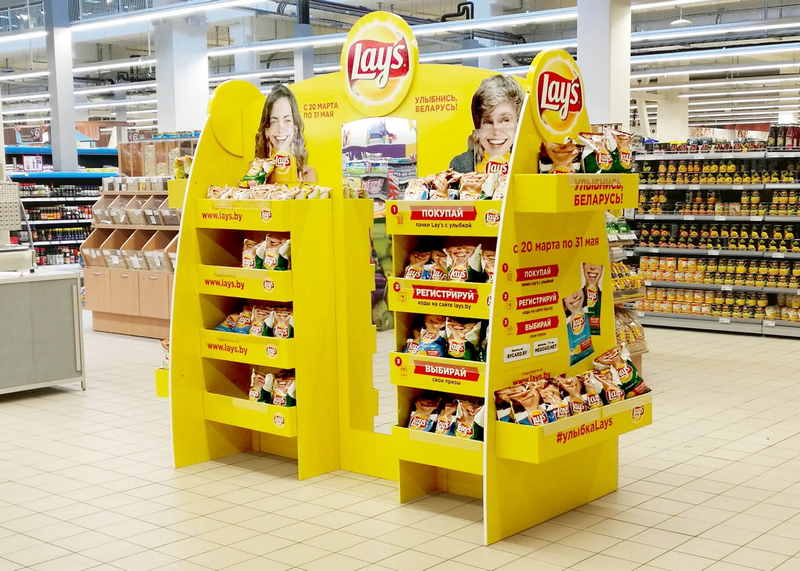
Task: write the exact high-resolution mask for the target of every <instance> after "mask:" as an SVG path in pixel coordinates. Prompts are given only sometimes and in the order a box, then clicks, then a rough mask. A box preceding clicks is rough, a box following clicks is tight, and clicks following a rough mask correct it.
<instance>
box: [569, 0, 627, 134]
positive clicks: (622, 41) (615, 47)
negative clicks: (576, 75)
mask: <svg viewBox="0 0 800 571" xmlns="http://www.w3.org/2000/svg"><path fill="white" fill-rule="evenodd" d="M578 63H579V64H580V66H581V73H582V74H583V83H584V90H585V93H591V97H587V98H586V108H587V110H588V111H589V117H590V118H591V121H592V123H593V124H604V125H605V124H612V123H613V124H618V125H620V126H621V127H622V129H623V130H625V131H627V130H628V127H629V124H630V77H631V2H630V0H578Z"/></svg>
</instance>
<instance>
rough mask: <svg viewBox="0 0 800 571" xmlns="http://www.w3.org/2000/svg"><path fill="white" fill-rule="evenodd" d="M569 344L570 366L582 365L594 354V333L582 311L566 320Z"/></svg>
mask: <svg viewBox="0 0 800 571" xmlns="http://www.w3.org/2000/svg"><path fill="white" fill-rule="evenodd" d="M566 327H567V342H568V343H569V366H570V367H572V366H573V365H575V364H577V363H580V362H581V361H583V360H584V359H585V358H587V357H588V356H590V355H591V354H592V353H594V346H593V345H592V332H591V329H590V328H589V320H588V319H586V315H585V314H584V313H583V312H582V311H581V312H578V313H575V314H573V315H570V316H569V317H568V318H567V320H566Z"/></svg>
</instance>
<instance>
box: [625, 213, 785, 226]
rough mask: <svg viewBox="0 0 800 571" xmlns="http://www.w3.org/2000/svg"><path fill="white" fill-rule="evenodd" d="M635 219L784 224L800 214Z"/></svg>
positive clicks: (644, 217) (673, 215)
mask: <svg viewBox="0 0 800 571" xmlns="http://www.w3.org/2000/svg"><path fill="white" fill-rule="evenodd" d="M633 220H644V221H650V220H664V221H665V222H668V221H673V222H674V221H680V220H685V221H687V222H688V221H693V220H694V221H703V222H708V221H711V222H770V223H773V222H776V223H777V222H780V223H783V224H796V223H798V222H800V216H768V215H764V216H737V215H731V214H725V215H717V214H677V213H671V214H639V213H635V214H634V215H633Z"/></svg>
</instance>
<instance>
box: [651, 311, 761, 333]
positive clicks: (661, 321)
mask: <svg viewBox="0 0 800 571" xmlns="http://www.w3.org/2000/svg"><path fill="white" fill-rule="evenodd" d="M637 314H638V315H639V321H640V322H641V324H642V325H645V326H648V325H650V326H662V327H673V328H677V329H698V330H702V331H722V332H726V333H754V334H758V335H760V334H762V333H763V330H764V327H763V322H762V321H761V320H756V319H742V318H737V317H716V316H712V315H684V314H678V313H657V312H652V311H639V312H637Z"/></svg>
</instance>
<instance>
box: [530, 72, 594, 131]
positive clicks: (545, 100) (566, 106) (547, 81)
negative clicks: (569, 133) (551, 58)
mask: <svg viewBox="0 0 800 571" xmlns="http://www.w3.org/2000/svg"><path fill="white" fill-rule="evenodd" d="M536 92H537V94H538V96H539V113H542V112H543V111H547V110H550V111H558V117H559V118H560V119H561V120H562V121H563V120H565V119H566V118H567V115H568V114H570V113H577V112H579V111H580V110H581V109H583V92H582V90H581V80H580V78H579V77H574V78H571V79H567V78H566V77H563V76H561V75H559V74H557V73H555V72H552V71H545V72H544V73H542V74H541V75H540V76H539V81H538V86H537V90H536Z"/></svg>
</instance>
